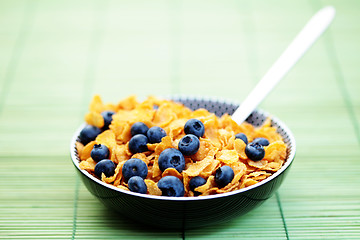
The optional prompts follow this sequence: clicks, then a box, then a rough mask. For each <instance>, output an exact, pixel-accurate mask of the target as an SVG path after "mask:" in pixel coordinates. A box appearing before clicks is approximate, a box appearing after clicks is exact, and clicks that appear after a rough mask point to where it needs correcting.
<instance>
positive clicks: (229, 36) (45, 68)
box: [0, 0, 360, 239]
mask: <svg viewBox="0 0 360 240" xmlns="http://www.w3.org/2000/svg"><path fill="white" fill-rule="evenodd" d="M325 5H333V6H335V7H336V9H337V16H336V19H335V21H334V22H333V24H332V26H331V28H330V29H329V30H328V31H327V32H326V33H325V35H324V36H322V37H321V39H320V40H319V41H318V42H317V43H316V44H315V45H314V46H313V47H312V48H311V50H310V51H309V52H308V53H307V54H306V55H305V56H304V58H303V59H302V60H301V61H300V62H299V63H298V64H297V66H296V67H295V68H294V69H293V70H292V71H291V73H290V74H289V75H288V76H287V77H286V79H284V80H283V82H282V83H281V84H280V85H279V86H278V87H277V88H276V89H275V90H274V91H273V92H272V93H271V94H270V95H269V96H268V98H267V99H266V101H265V102H264V103H263V104H262V105H261V108H263V109H265V110H266V111H269V112H271V113H272V114H274V115H275V116H277V117H279V118H280V119H281V120H283V121H284V122H285V123H286V124H287V125H288V126H289V127H290V128H291V130H292V131H293V133H294V135H295V137H296V140H297V148H298V150H297V156H296V160H295V162H294V164H293V166H292V169H291V171H290V173H289V175H288V177H287V179H286V181H285V182H284V184H283V185H282V186H281V188H280V190H279V191H278V192H277V193H276V194H275V195H274V196H273V197H272V198H271V199H269V200H268V201H267V202H265V203H264V204H263V205H262V206H260V207H259V208H257V209H255V210H254V211H252V212H250V213H248V214H247V215H245V216H242V217H239V218H237V219H235V220H233V221H231V222H229V223H227V224H223V225H217V226H211V227H208V228H201V229H196V230H191V231H186V232H173V231H166V230H157V229H152V228H148V227H146V226H142V225H139V224H135V223H133V222H131V221H129V220H128V219H127V218H126V217H121V216H118V215H117V214H116V213H114V212H112V211H111V210H108V209H106V208H105V207H104V206H103V205H101V204H100V202H98V201H97V200H96V199H95V198H94V197H93V196H92V195H90V193H89V192H88V191H87V190H86V189H85V187H84V186H83V184H82V183H81V182H80V179H79V178H78V177H77V176H76V173H75V171H74V169H73V166H72V163H71V162H70V157H69V150H68V149H69V141H70V138H71V136H72V133H73V132H74V131H75V129H76V128H77V127H78V126H79V124H80V123H81V122H82V121H83V114H84V113H85V112H86V111H87V104H88V103H89V101H90V99H91V97H92V95H93V94H95V93H97V94H100V95H102V96H103V99H104V100H105V101H108V102H110V101H117V100H119V99H121V98H124V97H126V96H128V95H129V94H136V95H138V96H139V97H140V98H143V97H145V96H148V95H168V94H179V93H180V94H190V95H205V96H217V97H221V98H228V99H233V100H236V101H239V102H240V101H241V100H243V98H244V97H245V96H246V94H247V93H248V92H249V91H250V90H251V88H252V87H253V86H254V85H255V83H256V82H257V81H258V79H260V77H261V76H262V75H263V74H264V73H265V71H266V70H267V69H268V68H269V67H270V66H271V64H272V63H273V62H274V61H275V60H276V58H277V57H278V56H279V55H280V53H281V52H282V51H283V50H284V49H285V47H286V46H287V45H288V44H289V43H290V41H291V40H292V39H293V37H294V36H295V35H296V33H297V32H298V31H299V30H300V29H301V27H302V26H303V25H304V24H305V22H306V21H307V20H308V19H309V18H310V17H311V16H312V15H313V14H314V13H315V12H316V11H317V10H318V9H320V8H321V7H322V6H325ZM359 12H360V2H359V1H357V0H344V1H335V0H333V1H330V0H323V1H320V0H314V1H310V0H309V1H300V0H294V1H285V0H269V1H260V0H255V1H245V0H241V1H240V0H239V1H236V0H233V1H215V0H207V1H205V0H193V1H190V0H174V1H166V0H154V1H144V0H142V1H126V0H103V1H100V0H92V1H89V0H61V1H57V0H55V1H47V0H12V1H5V0H3V1H0V163H1V164H0V238H4V239H11V238H17V239H24V238H25V239H111V238H113V239H115V238H116V239H360V187H359V186H360V175H359V172H360V148H359V144H360V128H359V124H360V122H359V120H360V95H359V94H358V93H359V92H360V83H359V81H358V78H359V77H358V76H360V68H359V66H358V65H359V60H360V58H359V53H360V45H359V42H360V14H359Z"/></svg>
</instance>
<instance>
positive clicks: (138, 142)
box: [129, 134, 148, 154]
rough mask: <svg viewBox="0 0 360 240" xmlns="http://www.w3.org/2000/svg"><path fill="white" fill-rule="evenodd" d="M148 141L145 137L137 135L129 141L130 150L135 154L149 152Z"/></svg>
mask: <svg viewBox="0 0 360 240" xmlns="http://www.w3.org/2000/svg"><path fill="white" fill-rule="evenodd" d="M146 144H148V139H147V137H146V136H145V135H142V134H136V135H135V136H133V137H132V138H131V139H130V141H129V150H130V152H132V153H133V154H135V153H142V152H146V151H148V147H147V145H146Z"/></svg>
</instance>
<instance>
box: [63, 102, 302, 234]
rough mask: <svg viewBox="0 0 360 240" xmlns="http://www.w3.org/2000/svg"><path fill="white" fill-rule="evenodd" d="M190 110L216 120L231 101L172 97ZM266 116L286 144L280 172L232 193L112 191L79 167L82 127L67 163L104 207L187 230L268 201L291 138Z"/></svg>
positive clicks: (255, 118)
mask: <svg viewBox="0 0 360 240" xmlns="http://www.w3.org/2000/svg"><path fill="white" fill-rule="evenodd" d="M171 100H174V101H176V102H181V103H183V104H184V105H185V106H187V107H189V108H190V109H192V110H194V109H197V108H205V109H207V110H209V111H210V112H212V113H215V114H216V115H217V116H221V115H223V114H224V113H228V114H230V115H231V114H232V113H233V112H234V111H235V110H236V108H237V107H238V104H237V103H234V102H231V101H227V100H220V99H212V98H199V97H184V96H177V97H172V98H171ZM267 117H269V114H268V113H266V112H264V111H261V110H255V111H254V112H253V113H252V114H251V115H250V116H249V117H248V119H247V120H246V121H247V122H249V123H251V124H252V125H254V126H260V125H262V123H263V122H264V121H265V120H266V118H267ZM271 118H272V122H271V124H272V126H274V127H275V128H276V129H277V131H278V133H279V134H280V135H281V136H282V137H283V139H284V142H285V143H286V144H287V147H288V148H287V159H286V162H285V163H284V165H283V166H282V168H281V169H280V170H278V171H277V172H275V173H274V174H273V175H271V176H270V177H268V178H266V179H265V180H263V181H261V182H259V183H257V184H255V185H252V186H249V187H246V188H243V189H240V190H235V191H232V192H227V193H222V194H216V195H209V196H200V197H165V196H153V195H148V194H139V193H134V192H130V191H125V190H122V189H119V188H116V187H114V186H112V185H110V184H107V183H104V182H102V181H101V180H99V179H97V178H95V177H93V176H92V175H91V174H89V173H88V172H87V171H85V170H81V169H80V167H79V157H78V154H77V150H76V147H75V143H76V141H78V140H79V134H80V131H81V130H82V128H83V127H84V126H85V124H83V125H81V126H80V127H79V129H78V130H77V131H76V132H75V134H74V136H73V138H72V141H71V149H70V151H71V159H72V162H73V164H74V166H75V168H76V169H77V172H78V173H79V175H80V177H81V179H82V181H83V183H84V184H85V186H86V187H87V189H88V190H89V192H90V193H91V194H93V195H94V196H95V197H96V198H97V199H99V200H100V202H102V203H103V204H104V205H105V206H107V207H109V208H110V209H112V210H115V211H117V212H118V213H119V214H120V215H122V216H123V217H125V218H130V219H133V220H135V221H138V222H141V223H143V224H146V225H151V226H156V227H159V228H168V229H179V230H180V229H192V228H199V227H204V226H208V225H213V224H220V223H224V222H227V221H229V220H231V219H233V218H236V217H238V216H241V215H244V214H246V213H248V212H249V211H251V210H252V209H254V208H255V207H258V206H259V205H261V204H262V203H263V202H264V201H266V200H267V199H268V198H270V197H271V196H272V195H273V194H274V193H275V192H276V190H277V189H278V188H279V187H280V185H281V184H282V182H283V180H284V178H285V177H286V175H287V173H288V172H289V169H290V166H291V164H292V162H293V160H294V157H295V150H296V146H295V139H294V137H293V134H292V133H291V131H290V130H289V129H288V128H287V127H286V126H285V124H284V123H282V122H281V121H280V120H278V119H276V118H274V117H271Z"/></svg>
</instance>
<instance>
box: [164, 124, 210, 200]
mask: <svg viewBox="0 0 360 240" xmlns="http://www.w3.org/2000/svg"><path fill="white" fill-rule="evenodd" d="M184 132H185V134H186V135H185V136H184V137H182V138H181V139H180V141H179V143H178V149H179V150H178V149H175V148H168V149H165V150H164V151H162V152H161V153H160V155H159V159H158V164H159V168H160V170H161V171H165V170H166V169H167V168H175V169H176V170H177V171H178V172H179V173H181V172H182V171H183V170H184V169H185V157H184V156H190V155H194V154H195V153H197V151H198V150H199V147H200V140H199V137H203V136H204V133H205V127H204V124H203V123H202V122H201V121H200V120H197V119H190V120H188V121H187V122H186V124H185V126H184ZM205 182H206V181H205ZM158 187H159V188H160V189H161V191H162V195H163V196H172V197H181V196H184V193H185V189H184V184H183V183H182V181H180V180H179V179H178V178H177V177H174V176H166V177H163V178H161V179H160V180H159V182H158Z"/></svg>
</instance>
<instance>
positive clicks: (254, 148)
mask: <svg viewBox="0 0 360 240" xmlns="http://www.w3.org/2000/svg"><path fill="white" fill-rule="evenodd" d="M245 154H246V156H247V157H248V158H249V159H250V160H252V161H259V160H261V159H263V158H264V156H265V150H264V148H263V146H262V145H261V144H260V143H257V142H251V143H249V144H247V145H246V147H245Z"/></svg>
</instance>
